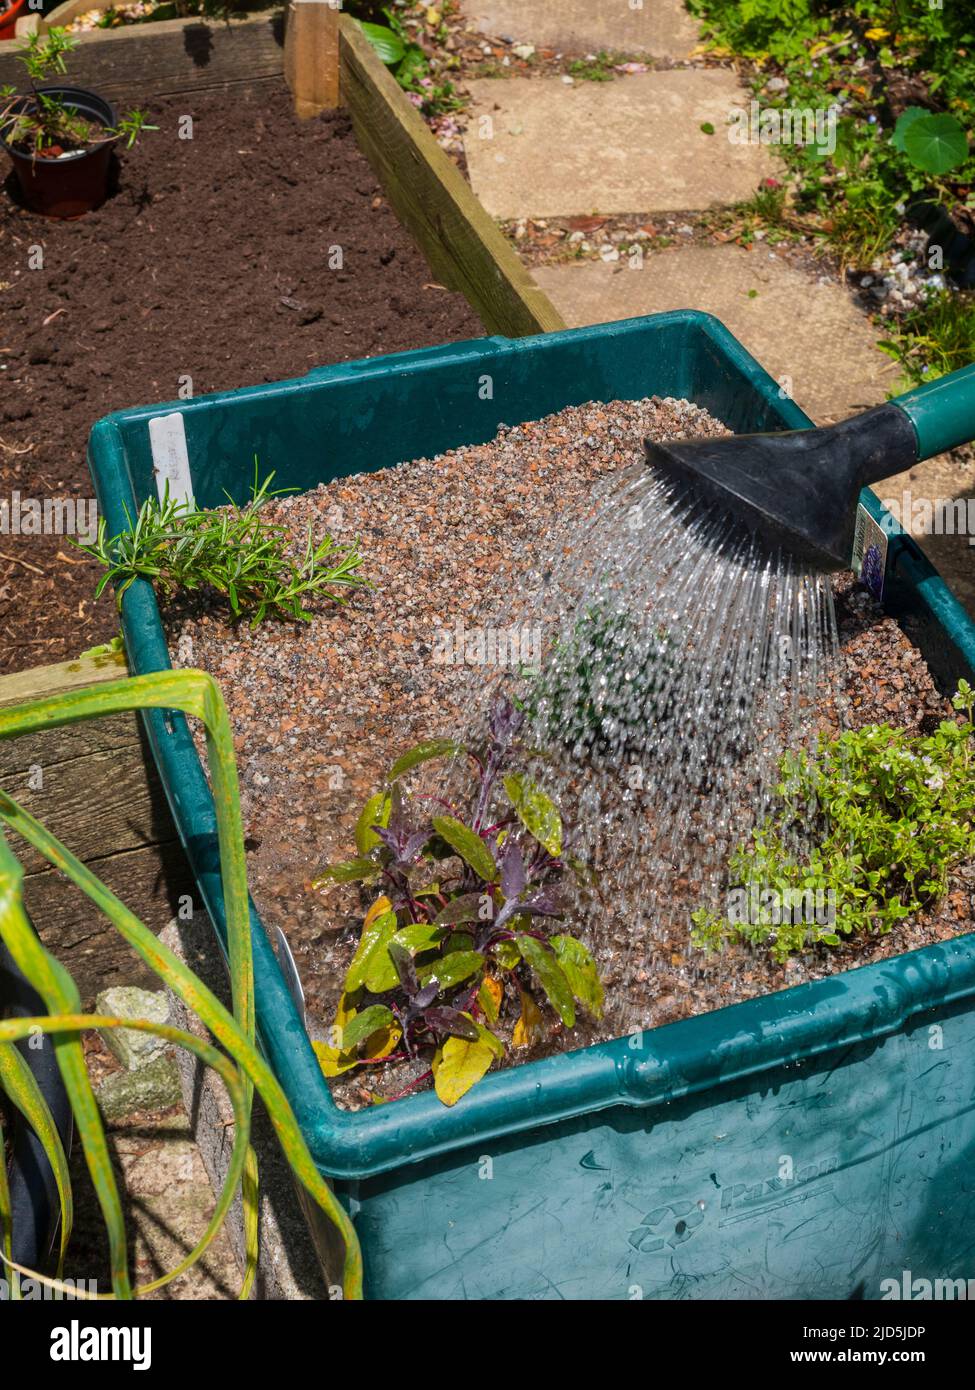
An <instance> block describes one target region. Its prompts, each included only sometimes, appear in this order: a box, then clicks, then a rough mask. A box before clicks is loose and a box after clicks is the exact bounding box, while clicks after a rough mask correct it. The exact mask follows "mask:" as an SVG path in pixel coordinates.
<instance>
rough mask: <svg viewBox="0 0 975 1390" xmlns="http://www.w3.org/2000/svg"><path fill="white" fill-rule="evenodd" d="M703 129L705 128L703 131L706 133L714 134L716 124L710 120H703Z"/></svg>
mask: <svg viewBox="0 0 975 1390" xmlns="http://www.w3.org/2000/svg"><path fill="white" fill-rule="evenodd" d="M701 129H702V130H703V132H704V134H705V135H713V134H714V126H713V125H712V124H711V122H710V121H702V122H701Z"/></svg>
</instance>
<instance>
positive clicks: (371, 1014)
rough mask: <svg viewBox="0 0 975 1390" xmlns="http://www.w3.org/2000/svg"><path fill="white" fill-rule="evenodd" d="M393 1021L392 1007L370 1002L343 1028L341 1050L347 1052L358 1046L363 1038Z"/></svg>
mask: <svg viewBox="0 0 975 1390" xmlns="http://www.w3.org/2000/svg"><path fill="white" fill-rule="evenodd" d="M394 1022H395V1018H394V1016H393V1011H392V1009H387V1008H386V1005H385V1004H370V1006H369V1008H368V1009H363V1011H362V1013H361V1014H356V1015H355V1016H354V1017H353V1018H351V1019H350V1020H349V1022H348V1023H347V1024H346V1025H345V1027H344V1028H343V1030H342V1051H343V1052H348V1051H349V1050H350V1049H351V1048H353V1047H358V1045H359V1043H361V1042H362V1041H363V1040H364V1039H365V1038H369V1037H371V1036H372V1034H373V1033H378V1032H379V1030H380V1028H388V1027H389V1025H390V1024H391V1023H394Z"/></svg>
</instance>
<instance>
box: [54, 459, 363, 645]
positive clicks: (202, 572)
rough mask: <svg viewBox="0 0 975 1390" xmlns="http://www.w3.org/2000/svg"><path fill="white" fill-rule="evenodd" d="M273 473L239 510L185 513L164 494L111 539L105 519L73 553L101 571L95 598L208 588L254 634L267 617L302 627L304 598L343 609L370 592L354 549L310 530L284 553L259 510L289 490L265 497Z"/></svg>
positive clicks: (276, 528) (277, 528) (281, 538)
mask: <svg viewBox="0 0 975 1390" xmlns="http://www.w3.org/2000/svg"><path fill="white" fill-rule="evenodd" d="M273 479H274V474H273V473H269V474H268V476H267V477H266V478H265V479H264V481H263V482H258V472H257V460H256V459H255V461H254V484H253V487H252V489H251V496H250V499H249V500H248V501H247V502H246V503H244V504H243V505H242V506H241V505H239V504H238V503H236V502H234V501H233V499H232V498H231V497H230V496H229V494H227V501H228V505H227V506H226V507H221V508H220V509H219V510H216V511H209V510H201V509H199V508H196V507H188V506H187V505H186V503H185V502H182V501H177V500H176V499H174V498H171V497H170V495H169V489H168V486H167V488H166V491H165V493H164V495H163V498H162V501H158V500H157V499H156V498H147V499H146V501H145V502H143V504H142V506H141V507H140V509H139V514H138V516H137V517H136V518H135V521H134V522H132V521H131V520H130V525H129V529H128V530H127V531H121V532H119V534H118V535H115V536H111V537H110V536H109V534H108V527H107V525H106V522H105V518H104V517H101V518H100V519H99V523H98V534H97V536H96V538H95V540H94V541H93V542H91V543H90V544H79V546H78V548H79V549H80V550H83V551H84V552H85V553H86V554H88V555H91V556H92V558H93V559H95V560H97V561H98V562H99V564H101V565H103V566H104V567H105V573H104V574H103V575H102V577H101V579H100V580H99V581H98V586H97V588H96V591H95V596H96V598H97V597H99V596H100V595H101V593H102V592H103V590H104V589H105V587H106V585H108V584H114V585H115V589H116V596H117V599H118V603H119V605H120V606H121V603H122V596H123V594H124V593H125V591H126V589H128V588H129V586H130V585H131V584H133V583H134V582H135V580H136V579H148V580H150V581H151V582H152V583H154V584H155V585H157V587H158V588H159V590H160V591H161V593H162V594H164V595H172V594H174V593H177V592H179V591H189V590H194V589H202V588H208V589H210V590H212V591H214V592H215V593H217V594H220V595H222V596H223V597H225V598H226V599H227V601H228V602H229V604H230V608H231V610H232V612H233V614H234V617H245V616H246V617H249V618H250V620H251V626H252V627H256V626H257V624H258V623H260V622H261V621H262V620H263V619H264V618H265V617H267V616H269V615H271V616H274V617H277V618H287V619H292V620H294V621H308V620H309V619H310V618H311V617H312V614H311V613H310V612H309V611H308V609H307V608H306V607H305V604H306V602H307V601H308V600H309V599H310V598H327V599H332V600H334V601H335V602H336V603H342V602H344V594H343V590H347V589H350V588H354V587H356V586H361V585H368V582H369V581H368V580H366V579H365V578H364V577H363V576H362V575H360V574H358V573H357V571H358V568H359V566H360V564H361V563H362V559H361V556H360V555H359V553H358V550H357V548H356V547H355V546H354V545H351V546H347V547H344V548H343V547H341V546H338V545H336V543H335V542H334V541H333V540H332V538H331V537H330V536H328V535H326V536H324V537H323V538H322V539H321V540H318V541H316V540H315V539H314V537H313V534H312V528H311V525H310V524H309V527H308V533H307V538H306V541H305V546H304V550H303V551H302V552H301V554H300V556H299V558H298V559H297V560H295V559H293V558H292V557H291V555H290V554H289V544H290V542H289V536H288V531H287V528H286V527H284V526H282V525H279V524H276V523H273V522H269V521H267V520H265V518H264V517H263V516H262V515H261V512H262V509H263V508H264V506H265V505H266V504H267V502H268V501H270V499H271V498H273V497H279V496H281V493H282V492H284V491H288V490H289V489H279V490H278V491H276V492H272V491H271V482H272V481H273Z"/></svg>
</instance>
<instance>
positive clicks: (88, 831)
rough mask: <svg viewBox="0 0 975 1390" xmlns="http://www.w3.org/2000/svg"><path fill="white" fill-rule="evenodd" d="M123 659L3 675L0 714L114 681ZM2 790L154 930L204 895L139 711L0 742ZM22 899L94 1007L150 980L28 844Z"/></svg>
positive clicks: (20, 845)
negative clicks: (111, 990) (116, 987)
mask: <svg viewBox="0 0 975 1390" xmlns="http://www.w3.org/2000/svg"><path fill="white" fill-rule="evenodd" d="M126 669H127V668H126V664H125V657H124V656H123V655H122V654H121V653H111V654H107V655H102V656H84V657H79V658H78V659H77V660H75V661H67V662H62V663H61V664H59V665H57V666H42V667H36V668H35V669H33V670H31V671H22V672H17V673H15V674H14V675H10V676H4V677H3V678H0V706H4V705H11V704H17V703H20V702H22V701H26V700H31V699H38V698H41V697H43V696H46V695H55V694H60V693H66V692H67V691H69V690H76V689H79V688H80V687H82V686H85V685H91V684H97V683H101V682H103V681H108V680H116V679H118V678H119V677H120V676H124V675H125V673H126ZM0 786H2V787H3V789H4V790H5V791H7V792H8V793H9V794H10V795H11V796H13V797H14V798H15V799H16V800H17V801H18V802H19V803H20V804H21V805H22V806H24V807H25V808H26V809H27V810H28V811H30V812H31V814H33V815H35V816H37V817H38V819H40V820H42V821H43V822H44V824H45V825H46V826H48V828H49V829H50V830H51V831H53V833H54V834H55V835H57V836H58V838H59V839H61V840H63V841H64V843H65V844H66V845H67V846H68V848H69V849H70V850H72V852H73V853H74V854H76V855H77V856H78V858H79V859H81V860H82V861H83V862H84V863H86V864H88V865H89V866H90V867H91V869H92V870H93V871H94V872H95V873H96V874H97V875H98V876H99V878H100V879H102V881H103V882H104V883H106V884H107V885H108V887H109V888H111V890H112V891H113V892H114V893H116V894H117V896H118V897H120V898H121V899H122V901H123V902H124V903H126V904H127V906H129V907H131V909H132V910H133V912H135V913H136V914H137V915H138V916H139V917H140V918H141V919H142V920H143V921H144V922H145V923H146V924H147V925H148V926H149V927H151V928H152V930H153V931H159V930H161V929H162V927H164V926H165V925H166V923H167V922H168V921H170V920H171V919H172V917H173V916H174V915H175V913H176V911H177V908H178V906H179V905H180V902H181V900H184V901H185V900H192V899H193V897H194V893H195V889H194V884H193V879H192V875H191V873H190V869H189V865H188V864H187V863H186V859H185V857H184V855H183V850H182V847H181V845H180V844H179V841H178V839H177V836H176V831H175V828H174V826H173V824H172V820H171V818H170V814H169V808H168V806H167V805H166V799H165V795H164V793H163V790H162V786H161V784H160V782H159V778H158V774H157V773H156V769H155V765H154V763H153V761H152V758H151V755H150V753H149V750H148V747H147V745H146V741H145V735H144V733H143V731H142V726H141V723H140V720H139V717H138V715H136V714H134V713H133V714H122V715H113V716H111V717H110V718H106V719H96V720H91V721H87V722H85V723H83V724H73V725H70V726H68V727H66V728H63V729H56V730H51V731H49V732H47V733H43V734H26V735H24V736H23V737H22V738H11V739H4V740H2V741H0ZM9 841H10V845H11V848H12V849H13V850H14V852H15V853H16V854H17V855H18V857H19V858H20V861H21V863H22V864H23V866H24V872H25V880H24V900H25V903H26V906H27V910H28V912H29V913H30V915H31V919H32V921H33V922H34V925H35V926H36V927H37V930H38V932H39V933H40V936H41V939H42V941H44V943H45V945H47V946H48V947H49V949H50V950H51V951H52V952H53V953H54V955H56V956H57V957H58V959H59V960H61V961H62V962H63V963H64V965H65V966H67V968H68V969H69V970H70V971H71V973H72V974H73V975H74V977H75V979H76V980H77V982H78V986H79V988H80V989H81V992H82V995H83V1000H84V1004H85V1006H86V1007H87V1006H89V1005H90V1004H92V1003H93V1002H94V996H95V994H97V992H98V991H99V990H100V989H104V988H106V987H107V986H108V985H110V984H145V985H151V984H152V983H153V976H152V973H151V972H150V971H148V970H147V969H146V968H145V967H144V966H143V965H142V964H141V963H140V962H139V960H138V958H137V957H136V956H134V955H133V953H132V952H131V951H130V950H129V948H128V947H127V946H126V945H125V944H124V943H123V942H122V940H121V938H120V937H119V936H118V934H117V933H116V931H115V929H114V928H113V927H112V926H111V924H110V923H109V922H108V920H107V919H106V918H104V917H102V915H101V914H100V913H99V912H97V911H96V910H95V909H94V908H93V907H92V905H91V903H90V902H89V901H88V899H87V898H86V897H85V896H84V894H82V893H81V892H80V891H79V890H78V889H77V888H75V887H74V885H73V884H71V883H70V882H69V881H68V880H67V879H66V878H64V877H63V875H61V874H59V873H57V872H56V871H55V870H53V869H52V868H51V867H50V865H49V864H48V863H47V861H46V860H45V859H43V857H42V856H41V855H39V854H38V853H37V852H36V851H35V850H33V849H32V848H31V847H30V846H29V845H27V844H26V843H25V842H24V841H23V840H21V839H20V837H19V836H16V835H13V834H9Z"/></svg>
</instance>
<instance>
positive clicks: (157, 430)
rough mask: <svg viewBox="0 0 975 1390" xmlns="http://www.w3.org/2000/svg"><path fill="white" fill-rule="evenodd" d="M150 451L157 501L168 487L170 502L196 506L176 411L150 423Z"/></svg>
mask: <svg viewBox="0 0 975 1390" xmlns="http://www.w3.org/2000/svg"><path fill="white" fill-rule="evenodd" d="M149 448H150V449H151V450H152V471H153V473H154V474H155V475H156V491H157V492H158V494H159V500H160V502H161V501H162V500H163V498H164V497H165V495H166V487H167V484H168V486H169V496H170V500H171V501H173V502H182V503H183V504H184V505H185V507H186V508H187V510H192V508H193V507H194V506H195V503H194V500H193V479H192V477H191V476H190V456H189V454H188V452H187V449H186V431H185V429H184V428H183V417H182V415H181V414H180V412H179V411H178V410H174V411H173V413H172V414H171V415H157V416H155V417H154V419H152V420H150V421H149Z"/></svg>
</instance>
